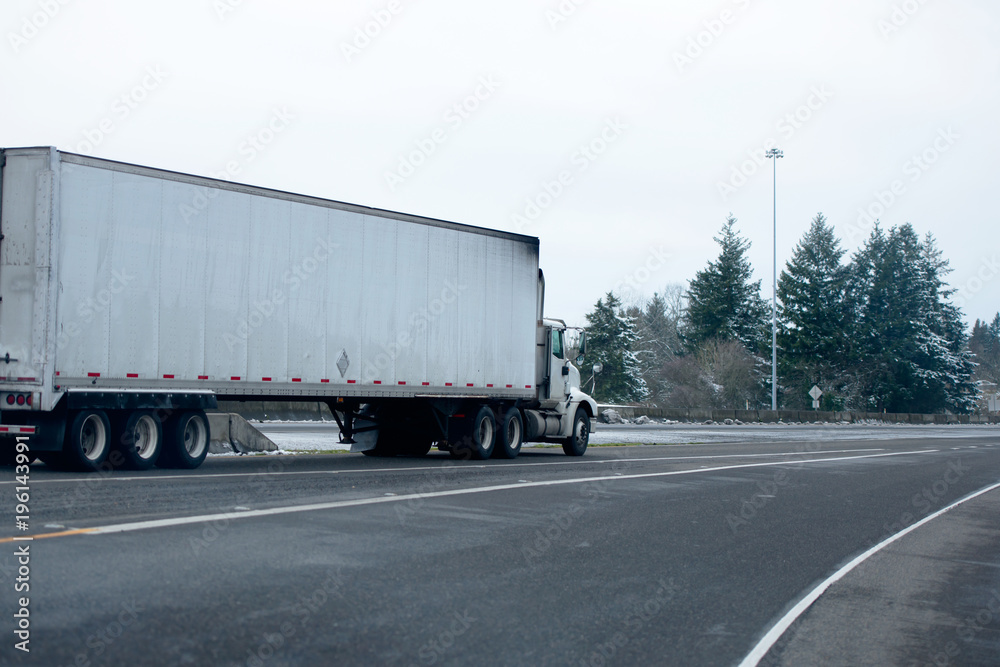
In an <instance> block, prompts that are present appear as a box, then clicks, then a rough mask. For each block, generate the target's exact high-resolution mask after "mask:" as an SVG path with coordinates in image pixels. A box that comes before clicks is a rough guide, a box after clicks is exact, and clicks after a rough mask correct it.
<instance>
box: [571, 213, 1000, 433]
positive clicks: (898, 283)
mask: <svg viewBox="0 0 1000 667" xmlns="http://www.w3.org/2000/svg"><path fill="white" fill-rule="evenodd" d="M736 223H737V221H736V219H735V218H734V217H733V216H732V215H730V216H729V217H728V219H727V220H726V222H725V224H724V225H723V226H722V229H721V231H720V232H719V235H718V236H716V237H715V241H716V242H717V243H718V244H719V255H718V257H717V258H716V259H715V260H713V261H710V262H709V263H708V265H707V266H706V267H705V268H704V269H702V270H701V271H698V273H697V274H696V275H695V277H694V278H693V279H692V280H691V281H689V283H688V286H687V289H684V288H683V287H681V286H677V285H673V286H668V287H667V289H665V290H664V291H663V292H662V293H661V292H657V293H654V294H653V296H652V297H651V298H649V299H639V300H633V302H623V300H622V299H623V297H622V296H621V295H618V294H614V293H612V292H609V293H607V294H606V295H604V296H603V297H601V298H600V299H598V301H597V303H596V304H595V306H594V309H593V310H592V311H591V312H590V313H588V314H587V331H588V355H587V356H588V369H589V364H590V363H599V364H601V366H602V369H601V371H600V372H599V373H596V374H595V375H594V376H593V377H591V378H590V379H589V380H588V381H587V382H585V383H584V384H585V385H586V388H587V389H592V390H593V393H594V396H595V398H596V399H597V400H598V401H600V402H609V403H644V404H647V405H652V406H656V407H671V408H694V407H696V408H707V407H714V408H721V409H744V408H754V409H757V408H769V407H770V404H771V400H770V397H771V315H772V314H771V304H770V303H769V302H767V301H765V300H764V299H763V298H762V297H761V281H760V280H756V281H754V280H752V276H753V268H752V266H751V264H750V261H749V259H748V257H747V251H748V250H749V248H750V242H749V240H747V239H746V238H743V237H742V236H741V235H740V233H739V231H738V229H737V227H736ZM846 254H847V252H846V251H845V250H844V249H843V248H842V247H841V243H840V240H839V239H838V238H837V237H836V235H835V234H834V230H833V227H832V226H831V225H830V224H829V223H828V222H827V219H826V218H825V217H824V216H823V214H819V215H817V216H816V217H815V218H814V219H813V220H812V223H811V225H810V227H809V230H808V231H807V232H806V233H805V234H804V235H803V237H802V238H801V239H800V240H799V242H798V244H797V245H796V246H795V249H794V252H793V254H792V257H791V259H789V260H788V261H787V262H786V264H785V267H784V269H783V270H782V272H781V274H780V276H779V278H778V289H777V295H778V302H777V322H778V324H777V348H778V381H777V394H778V407H779V408H780V409H789V410H796V409H809V408H811V407H812V398H810V397H809V395H808V392H809V390H810V388H811V387H812V386H813V385H816V386H818V387H819V388H820V389H821V390H822V391H823V396H822V399H821V407H820V409H822V410H855V411H866V412H915V413H942V412H952V413H956V414H964V413H970V412H973V411H976V410H977V409H982V407H983V405H982V404H983V396H982V392H981V391H980V387H981V386H983V383H994V384H995V383H997V375H998V369H1000V313H998V315H997V317H996V318H994V320H993V321H992V323H989V324H987V323H985V322H979V321H978V320H977V322H976V324H975V325H974V326H973V329H972V332H971V335H970V333H969V332H968V331H967V329H966V327H965V324H964V322H963V321H962V313H961V311H960V309H959V308H958V307H956V306H955V305H954V304H953V303H952V302H951V299H950V297H951V295H952V294H953V293H954V290H953V289H951V288H950V287H949V286H948V284H947V282H946V276H947V275H948V274H949V273H950V272H951V268H950V267H949V263H948V261H947V260H945V259H944V258H943V256H942V252H941V250H940V249H939V248H938V246H937V242H936V241H935V239H934V237H933V236H932V235H930V234H927V235H925V236H923V237H920V236H919V235H918V234H917V232H916V231H915V230H914V228H913V226H912V225H910V224H909V223H907V224H904V225H900V226H897V227H892V228H890V229H883V228H882V226H881V225H879V224H877V223H876V224H875V226H874V228H873V230H872V232H871V234H870V235H869V237H868V238H867V239H866V241H865V242H864V244H863V245H862V247H861V248H860V249H859V250H857V251H856V252H855V253H854V254H853V255H852V256H850V257H849V258H847V259H846V261H845V255H846ZM588 376H589V373H587V372H585V374H584V377H585V378H587V377H588Z"/></svg>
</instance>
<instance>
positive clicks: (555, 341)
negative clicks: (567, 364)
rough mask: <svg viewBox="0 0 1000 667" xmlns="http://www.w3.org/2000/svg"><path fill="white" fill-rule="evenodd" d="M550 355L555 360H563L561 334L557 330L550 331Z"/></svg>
mask: <svg viewBox="0 0 1000 667" xmlns="http://www.w3.org/2000/svg"><path fill="white" fill-rule="evenodd" d="M552 355H553V356H554V357H555V358H557V359H565V358H566V357H564V356H563V332H562V331H559V330H558V329H553V330H552Z"/></svg>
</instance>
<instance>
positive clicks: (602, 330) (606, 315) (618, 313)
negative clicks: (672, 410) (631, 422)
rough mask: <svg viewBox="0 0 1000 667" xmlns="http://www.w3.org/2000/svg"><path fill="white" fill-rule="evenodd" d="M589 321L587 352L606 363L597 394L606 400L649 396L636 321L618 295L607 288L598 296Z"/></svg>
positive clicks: (621, 401)
mask: <svg viewBox="0 0 1000 667" xmlns="http://www.w3.org/2000/svg"><path fill="white" fill-rule="evenodd" d="M587 322H588V326H587V356H588V358H589V359H592V360H593V363H595V364H601V365H602V366H603V368H602V369H601V372H600V373H599V374H598V376H597V382H596V388H595V391H594V398H595V399H597V400H598V401H601V402H605V403H630V402H638V401H644V400H646V397H647V395H648V392H647V389H646V383H645V381H644V380H643V377H642V369H641V365H640V363H639V360H638V359H637V358H636V355H635V352H634V349H635V346H636V345H637V343H638V338H639V337H638V334H637V332H636V323H635V320H634V319H632V318H630V317H628V316H626V315H625V313H624V311H622V308H621V301H619V300H618V297H616V296H615V295H614V294H613V293H611V292H608V293H607V294H606V295H605V296H604V298H603V299H598V300H597V304H596V305H595V306H594V310H593V312H590V313H588V314H587Z"/></svg>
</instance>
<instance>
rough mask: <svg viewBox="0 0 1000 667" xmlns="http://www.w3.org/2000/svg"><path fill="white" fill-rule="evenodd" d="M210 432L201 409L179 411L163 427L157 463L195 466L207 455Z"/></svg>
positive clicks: (162, 466) (175, 466) (186, 466)
mask: <svg viewBox="0 0 1000 667" xmlns="http://www.w3.org/2000/svg"><path fill="white" fill-rule="evenodd" d="M211 441H212V432H211V430H210V429H209V426H208V417H206V416H205V413H204V412H203V411H202V410H188V411H185V412H180V413H178V414H176V415H174V416H173V417H171V418H170V419H168V420H167V423H166V424H164V427H163V449H162V450H161V451H160V460H159V461H158V462H157V464H158V465H159V466H160V467H161V468H184V469H187V470H191V469H194V468H197V467H198V466H200V465H201V464H202V462H203V461H204V460H205V457H206V456H208V443H210V442H211Z"/></svg>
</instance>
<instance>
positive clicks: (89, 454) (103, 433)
mask: <svg viewBox="0 0 1000 667" xmlns="http://www.w3.org/2000/svg"><path fill="white" fill-rule="evenodd" d="M110 451H111V423H110V422H109V421H108V415H107V414H105V413H104V411H103V410H80V411H78V412H71V413H70V415H69V426H68V428H67V429H66V441H65V443H64V445H63V451H62V455H61V456H59V457H58V460H59V462H60V463H64V464H65V465H66V466H68V467H70V468H74V469H76V470H82V471H85V472H94V471H96V470H98V469H99V468H100V467H101V464H102V463H104V461H105V459H107V458H108V453H109V452H110ZM46 462H48V461H46Z"/></svg>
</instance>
